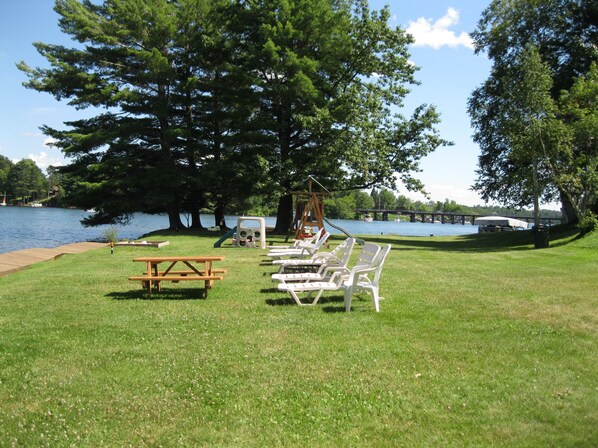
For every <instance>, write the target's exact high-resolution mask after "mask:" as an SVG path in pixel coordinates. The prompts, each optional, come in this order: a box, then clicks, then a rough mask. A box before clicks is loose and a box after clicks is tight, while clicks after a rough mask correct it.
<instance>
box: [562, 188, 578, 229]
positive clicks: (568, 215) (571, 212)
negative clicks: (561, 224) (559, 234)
mask: <svg viewBox="0 0 598 448" xmlns="http://www.w3.org/2000/svg"><path fill="white" fill-rule="evenodd" d="M561 212H562V213H563V218H564V219H565V222H566V223H567V224H577V222H578V221H579V220H578V218H577V215H576V214H575V207H573V204H572V203H571V201H570V200H569V197H568V196H567V195H566V194H565V193H563V192H562V191H561Z"/></svg>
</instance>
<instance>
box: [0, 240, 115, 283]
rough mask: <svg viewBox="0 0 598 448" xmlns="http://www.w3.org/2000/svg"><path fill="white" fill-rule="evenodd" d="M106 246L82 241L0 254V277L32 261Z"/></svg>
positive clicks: (36, 261) (51, 258) (46, 259)
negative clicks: (49, 247)
mask: <svg viewBox="0 0 598 448" xmlns="http://www.w3.org/2000/svg"><path fill="white" fill-rule="evenodd" d="M106 246H107V244H106V243H93V242H83V243H73V244H66V245H64V246H58V247H54V248H51V249H48V248H32V249H23V250H16V251H14V252H7V253H5V254H0V277H4V276H5V275H8V274H11V273H13V272H17V271H20V270H22V269H24V268H26V267H27V266H31V265H32V264H34V263H39V262H41V261H48V260H53V259H55V258H58V257H60V256H61V255H66V254H79V253H81V252H87V251H88V250H91V249H97V248H100V247H106Z"/></svg>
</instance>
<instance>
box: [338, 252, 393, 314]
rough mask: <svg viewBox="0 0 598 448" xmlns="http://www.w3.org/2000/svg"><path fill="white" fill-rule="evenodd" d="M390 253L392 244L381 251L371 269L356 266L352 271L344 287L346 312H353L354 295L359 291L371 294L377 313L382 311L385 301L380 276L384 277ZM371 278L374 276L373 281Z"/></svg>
mask: <svg viewBox="0 0 598 448" xmlns="http://www.w3.org/2000/svg"><path fill="white" fill-rule="evenodd" d="M389 252H390V244H389V245H388V246H386V247H384V248H383V249H382V250H381V251H380V253H379V254H378V257H377V258H376V260H375V261H374V263H373V265H372V266H371V267H370V268H366V267H363V268H360V267H359V266H356V267H355V268H354V269H353V270H352V271H351V277H349V278H348V279H347V280H346V281H345V283H344V285H343V289H344V290H345V298H344V301H345V311H347V312H349V311H351V300H352V298H353V294H355V293H356V292H359V291H365V292H367V293H368V294H370V295H371V296H372V301H373V302H374V308H375V309H376V312H377V313H378V312H379V311H380V300H383V299H384V297H380V276H381V275H382V268H383V267H384V261H385V260H386V256H387V255H388V253H389ZM370 276H372V278H371V279H370Z"/></svg>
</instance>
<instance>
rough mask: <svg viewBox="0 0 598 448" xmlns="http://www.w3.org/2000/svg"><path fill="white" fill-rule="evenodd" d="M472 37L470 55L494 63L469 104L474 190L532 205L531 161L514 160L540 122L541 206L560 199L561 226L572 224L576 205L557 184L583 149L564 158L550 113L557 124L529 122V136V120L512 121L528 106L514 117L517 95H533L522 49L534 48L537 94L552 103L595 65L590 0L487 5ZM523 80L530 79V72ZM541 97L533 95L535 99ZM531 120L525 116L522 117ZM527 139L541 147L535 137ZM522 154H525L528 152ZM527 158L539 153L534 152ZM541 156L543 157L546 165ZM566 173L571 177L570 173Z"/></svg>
mask: <svg viewBox="0 0 598 448" xmlns="http://www.w3.org/2000/svg"><path fill="white" fill-rule="evenodd" d="M472 37H473V38H474V42H475V45H476V51H477V52H478V53H481V52H486V53H487V55H488V57H489V58H490V59H491V60H492V62H493V65H492V70H491V73H490V76H489V78H488V79H487V80H486V81H485V82H484V84H483V85H482V86H480V87H479V88H477V89H476V90H475V91H474V92H473V94H472V95H471V97H470V100H469V114H470V116H471V120H472V124H473V126H474V128H475V134H474V139H475V141H476V142H477V143H479V145H480V148H481V155H480V158H479V168H478V171H477V174H478V177H477V180H476V183H475V185H474V189H476V190H477V191H478V192H480V193H481V195H482V197H483V198H484V199H486V200H489V199H493V200H497V201H500V202H502V203H504V204H507V205H516V206H527V205H529V204H531V203H532V202H533V197H534V194H533V191H534V190H533V188H530V185H531V183H532V182H531V176H532V174H533V172H534V170H530V166H531V165H532V162H533V160H532V159H530V158H527V159H525V158H521V157H519V158H518V157H514V155H516V154H519V155H521V154H522V153H521V151H518V150H517V147H519V148H521V147H525V145H526V144H524V143H523V140H525V138H527V139H528V140H529V138H530V137H531V135H532V134H533V133H534V132H531V130H532V128H534V129H536V130H538V129H539V127H538V126H537V125H538V124H539V123H541V122H542V125H543V126H544V125H546V126H547V127H545V129H544V131H545V132H544V134H543V135H544V137H545V139H544V140H543V141H542V144H544V147H543V148H542V150H543V151H546V154H544V156H542V159H541V160H539V159H537V160H538V161H539V165H538V168H539V169H538V171H537V173H538V174H539V178H538V179H537V180H538V184H537V187H538V191H539V192H541V194H542V197H543V199H544V200H546V201H552V200H555V199H560V200H561V202H562V204H563V209H564V211H565V212H566V215H567V217H568V219H569V220H570V221H576V220H577V219H579V216H578V213H576V211H575V210H574V206H573V205H572V200H573V201H574V202H575V201H577V199H576V198H574V197H571V195H570V194H569V193H571V192H572V191H571V190H569V192H567V191H566V190H565V189H564V187H565V184H564V183H563V182H560V181H559V178H560V179H563V175H564V174H565V172H566V171H567V167H569V168H573V167H575V166H579V165H580V164H584V163H585V162H584V160H586V156H585V154H586V148H584V147H582V146H580V145H576V146H575V145H574V147H572V148H570V151H569V154H570V157H572V158H573V159H574V161H573V159H572V160H569V161H568V162H567V161H565V160H564V159H563V155H564V154H565V153H567V151H565V150H564V148H565V147H566V146H567V145H566V144H564V141H565V140H566V138H565V137H564V136H563V135H560V136H559V135H558V134H559V133H561V134H562V133H563V132H565V133H566V132H567V131H565V130H564V128H562V126H568V125H569V124H570V123H569V120H568V119H567V117H565V116H563V115H562V114H559V113H558V112H557V111H555V110H554V107H553V106H550V107H548V108H547V109H545V112H548V114H549V115H550V114H552V115H553V117H556V118H557V121H554V120H552V121H550V123H549V122H548V121H546V120H544V121H541V120H535V121H534V122H533V123H535V124H534V125H533V126H527V128H526V129H527V131H530V132H527V134H526V130H525V129H523V130H522V127H521V126H520V125H521V124H522V123H523V124H525V123H527V124H528V125H529V124H530V123H532V121H527V122H525V121H524V122H519V124H517V123H516V120H514V119H513V118H514V117H515V116H517V115H518V116H520V117H521V115H522V114H523V115H526V113H525V110H526V109H525V107H527V106H529V105H530V103H529V102H527V103H526V104H527V106H522V108H521V109H520V110H519V111H518V112H517V111H516V104H517V101H515V100H516V99H517V98H516V97H517V96H519V97H518V100H523V99H524V98H523V96H522V95H524V94H525V92H527V94H528V96H527V99H528V100H530V99H531V98H532V96H533V94H534V92H533V89H532V86H529V85H528V86H527V87H526V86H525V79H526V75H525V73H524V71H525V70H526V67H527V68H529V65H526V64H524V63H522V61H523V60H524V56H525V52H526V51H527V50H528V49H529V48H531V47H533V48H534V49H535V50H534V51H536V52H537V55H538V59H539V61H540V62H541V64H542V65H543V66H544V67H545V73H546V74H547V75H549V77H550V87H549V89H548V90H545V92H544V93H545V94H546V95H548V96H549V99H551V100H552V101H554V102H556V101H557V100H558V98H559V97H560V96H561V92H562V91H563V90H569V89H570V88H571V86H572V85H573V84H574V83H575V82H576V79H578V78H579V77H580V76H583V75H584V74H586V73H587V72H588V71H589V69H590V66H591V64H592V62H595V61H597V60H598V48H597V46H596V42H598V4H597V3H596V2H595V1H594V0H494V1H492V2H491V4H490V5H489V6H488V8H487V9H486V10H485V11H484V12H483V14H482V17H481V19H480V21H479V23H478V27H477V29H476V31H475V32H474V33H473V34H472ZM527 74H528V75H529V74H530V73H529V71H528V73H527ZM528 87H529V88H528ZM536 88H537V89H541V88H544V87H542V86H536ZM536 93H537V91H536ZM540 96H541V95H540ZM540 96H537V95H536V99H537V98H539V97H540ZM546 99H547V98H546V97H544V100H546ZM521 104H522V103H521V102H520V105H521ZM546 104H548V103H546ZM551 108H552V110H549V109H551ZM527 111H528V112H529V111H530V109H529V108H528V109H527ZM530 116H531V115H530V114H529V113H528V114H527V117H528V118H529V117H530ZM559 123H560V124H559ZM548 124H550V126H548ZM561 125H562V126H561ZM555 126H556V127H559V126H561V130H560V131H558V130H557V129H556V128H555ZM516 129H518V131H517V132H519V137H520V138H519V139H518V140H517V139H515V138H514V136H515V133H516V131H515V130H516ZM549 129H550V130H552V133H551V137H550V138H548V134H547V133H546V131H548V130H549ZM525 135H527V137H524V136H525ZM533 140H534V141H536V142H540V140H538V139H537V138H533ZM528 143H529V141H528ZM527 147H528V148H530V146H529V145H528V146H527ZM534 153H535V154H538V151H535V152H534ZM529 154H530V152H529V151H528V155H529ZM545 155H550V159H548V158H547V157H545ZM557 172H558V173H559V174H558V176H557V174H556V173H557ZM569 174H570V175H571V174H572V171H571V170H569Z"/></svg>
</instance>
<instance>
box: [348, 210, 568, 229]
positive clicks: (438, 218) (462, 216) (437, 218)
mask: <svg viewBox="0 0 598 448" xmlns="http://www.w3.org/2000/svg"><path fill="white" fill-rule="evenodd" d="M355 212H356V213H357V214H358V215H370V216H373V218H374V221H388V215H400V216H409V221H410V222H435V223H441V224H463V225H465V224H472V225H473V224H474V221H475V219H476V218H481V217H482V216H488V215H478V214H473V213H449V212H424V211H419V210H387V209H378V208H375V209H374V208H359V209H357V210H355ZM380 217H381V218H382V219H379V218H380ZM505 218H515V219H520V220H521V221H526V222H528V223H533V222H534V217H533V216H505ZM540 222H542V223H543V224H548V225H549V226H552V225H555V224H560V223H561V222H562V220H561V219H560V218H540Z"/></svg>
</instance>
